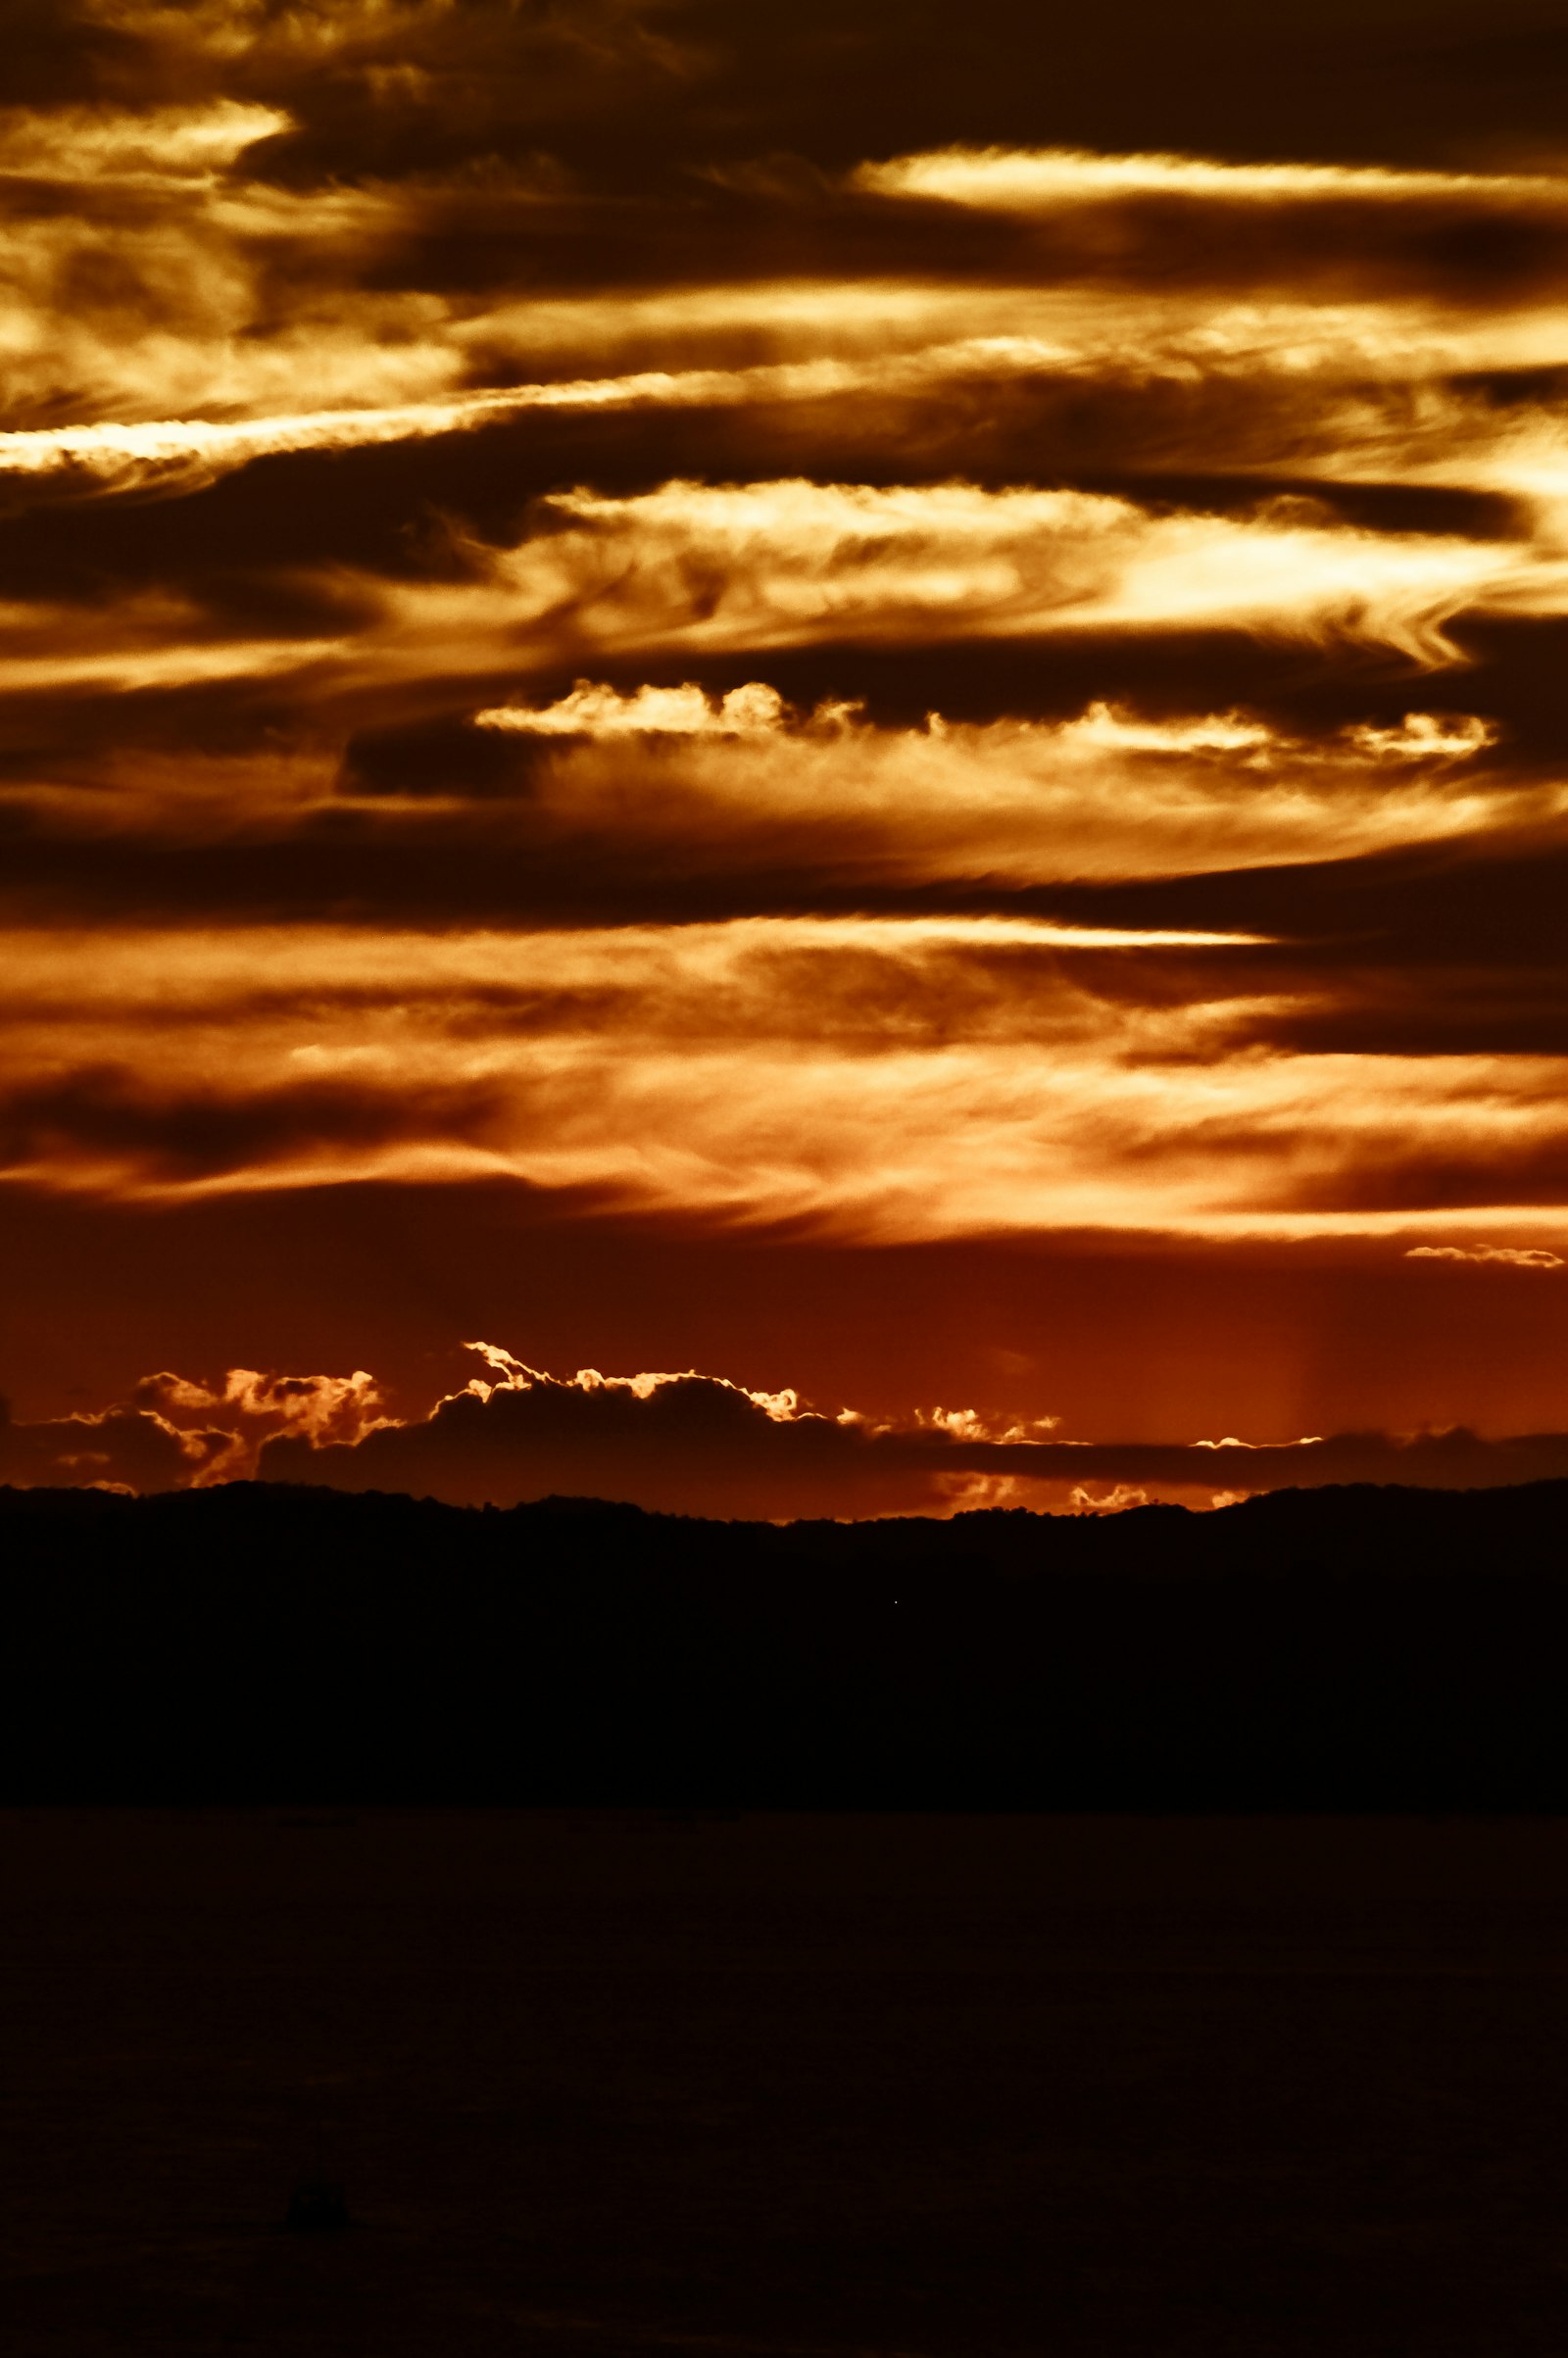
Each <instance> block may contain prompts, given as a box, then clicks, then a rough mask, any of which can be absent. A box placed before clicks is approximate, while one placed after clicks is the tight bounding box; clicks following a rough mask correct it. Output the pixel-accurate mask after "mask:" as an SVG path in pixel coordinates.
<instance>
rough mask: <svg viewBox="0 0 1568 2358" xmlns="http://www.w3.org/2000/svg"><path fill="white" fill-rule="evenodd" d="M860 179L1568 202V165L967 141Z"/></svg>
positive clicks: (1024, 201) (971, 199)
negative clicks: (1511, 169) (1467, 165)
mask: <svg viewBox="0 0 1568 2358" xmlns="http://www.w3.org/2000/svg"><path fill="white" fill-rule="evenodd" d="M853 179H854V183H855V184H856V185H857V186H858V187H861V188H865V189H869V190H871V191H872V192H873V193H875V194H876V195H878V196H899V197H905V196H907V197H934V198H938V199H940V200H942V201H943V202H945V203H948V204H955V205H977V206H983V207H987V208H995V209H997V210H999V211H1001V212H1005V213H1010V212H1014V211H1016V212H1023V213H1032V212H1036V211H1040V210H1045V209H1047V208H1052V207H1055V206H1059V205H1081V204H1085V203H1092V202H1093V201H1094V200H1095V199H1096V198H1105V197H1119V196H1128V195H1138V196H1190V197H1201V198H1215V199H1218V200H1219V201H1221V202H1222V203H1227V204H1263V205H1279V204H1301V203H1313V202H1319V203H1339V204H1343V203H1345V202H1346V201H1347V200H1349V201H1351V202H1354V201H1357V200H1359V201H1361V202H1363V203H1372V204H1385V205H1389V204H1392V205H1397V204H1401V203H1408V202H1410V200H1411V199H1421V198H1431V197H1460V198H1464V199H1467V200H1469V201H1471V202H1475V201H1476V200H1478V199H1479V200H1481V201H1482V202H1487V201H1495V202H1500V203H1504V204H1517V203H1519V202H1521V201H1524V202H1528V203H1532V204H1540V205H1546V206H1550V207H1553V208H1559V207H1561V208H1568V175H1557V174H1555V173H1545V172H1536V173H1508V172H1495V173H1486V172H1390V171H1386V170H1382V169H1379V168H1377V167H1368V166H1364V165H1343V164H1233V163H1225V162H1218V161H1215V160H1213V159H1211V158H1208V157H1204V156H1177V155H1133V156H1107V155H1094V154H1091V153H1089V152H1087V151H1086V150H1084V149H1081V148H1001V147H990V148H965V147H952V148H944V149H940V150H933V151H932V152H930V153H928V154H925V155H913V156H896V157H894V158H893V159H892V160H891V162H889V163H886V164H862V165H860V166H858V169H857V171H856V172H855V173H854V175H853Z"/></svg>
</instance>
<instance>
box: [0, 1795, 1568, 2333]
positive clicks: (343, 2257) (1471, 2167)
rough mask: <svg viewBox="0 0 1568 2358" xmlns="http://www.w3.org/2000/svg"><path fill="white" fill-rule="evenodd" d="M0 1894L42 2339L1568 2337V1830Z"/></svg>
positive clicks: (121, 1878)
mask: <svg viewBox="0 0 1568 2358" xmlns="http://www.w3.org/2000/svg"><path fill="white" fill-rule="evenodd" d="M0 1893H3V1906H4V1982H3V1990H0V2001H3V2009H4V2014H3V2019H4V2041H5V2055H4V2075H3V2088H0V2093H3V2103H4V2123H3V2130H4V2141H3V2146H0V2167H3V2170H4V2177H5V2184H4V2187H3V2189H0V2235H3V2237H4V2284H3V2286H0V2297H3V2303H4V2318H5V2323H4V2334H5V2346H6V2347H7V2349H8V2351H11V2352H15V2353H17V2354H18V2358H21V2354H23V2353H26V2354H28V2358H30V2353H32V2352H40V2353H42V2352H48V2353H50V2354H51V2358H54V2354H56V2353H58V2354H59V2358H68V2354H71V2358H74V2354H75V2353H82V2354H86V2353H91V2354H92V2358H99V2354H100V2353H102V2354H104V2358H108V2353H111V2352H114V2353H116V2354H117V2358H118V2354H121V2353H125V2352H142V2351H145V2352H148V2353H155V2352H156V2353H158V2354H159V2358H173V2354H175V2353H180V2352H186V2351H192V2352H206V2351H224V2350H229V2349H250V2350H254V2351H255V2352H257V2353H259V2354H260V2358H272V2354H273V2353H277V2354H278V2358H285V2354H291V2353H301V2354H303V2353H311V2358H316V2354H318V2353H319V2354H320V2358H328V2354H330V2358H345V2354H352V2353H358V2352H361V2351H364V2352H367V2353H373V2354H374V2358H401V2354H402V2353H405V2352H409V2353H413V2352H418V2353H420V2354H421V2358H468V2354H470V2353H472V2354H473V2358H489V2354H490V2353H492V2352H497V2353H499V2352H509V2353H514V2352H515V2353H521V2352H534V2351H537V2352H541V2353H550V2354H551V2358H601V2354H602V2353H604V2354H608V2353H625V2354H627V2358H634V2354H635V2353H639V2352H644V2351H647V2352H657V2351H662V2350H667V2351H672V2352H674V2351H689V2352H692V2353H698V2354H700V2353H704V2352H708V2353H712V2354H713V2358H721V2354H722V2353H725V2352H730V2351H734V2352H748V2353H772V2352H776V2353H780V2354H781V2358H782V2354H784V2353H800V2354H801V2358H850V2354H851V2353H857V2354H858V2353H871V2352H879V2353H889V2354H891V2353H904V2354H907V2358H918V2354H919V2353H928V2354H929V2358H950V2354H951V2358H988V2354H989V2353H993V2352H996V2353H1002V2352H1018V2353H1025V2352H1027V2353H1031V2354H1034V2353H1040V2354H1042V2358H1045V2354H1048V2353H1050V2354H1054V2353H1063V2354H1069V2358H1077V2354H1078V2353H1087V2352H1096V2353H1102V2352H1103V2353H1117V2354H1118V2358H1119V2354H1120V2353H1123V2352H1126V2353H1129V2354H1134V2353H1135V2354H1136V2358H1156V2354H1157V2358H1163V2354H1165V2353H1189V2352H1190V2353H1199V2352H1203V2353H1208V2352H1215V2353H1218V2352H1225V2353H1234V2354H1235V2358H1267V2354H1268V2353H1271V2352H1276V2351H1278V2352H1292V2353H1298V2352H1299V2353H1306V2352H1311V2353H1313V2354H1314V2358H1319V2354H1323V2353H1334V2358H1355V2354H1356V2353H1361V2352H1373V2351H1376V2352H1378V2353H1380V2354H1381V2353H1388V2354H1390V2358H1393V2354H1394V2353H1399V2358H1443V2354H1445V2353H1448V2352H1454V2353H1458V2352H1464V2353H1467V2354H1473V2358H1510V2354H1512V2353H1515V2352H1520V2353H1523V2352H1531V2353H1533V2352H1538V2351H1539V2352H1542V2353H1545V2352H1548V2351H1549V2352H1551V2353H1552V2354H1553V2358H1561V2353H1562V2351H1563V2350H1564V2349H1565V2348H1568V1825H1565V1824H1562V1823H1559V1822H1551V1821H1541V1822H1499V1823H1483V1822H1477V1821H1464V1820H1456V1821H1451V1822H1433V1823H1428V1822H1424V1821H1415V1820H1406V1821H1397V1820H1374V1821H1361V1822H1356V1821H1353V1820H1347V1821H1339V1822H1334V1821H1328V1820H1300V1819H1299V1820H1283V1821H1281V1820H1273V1821H1271V1820H1267V1819H1255V1820H1250V1821H1249V1820H1208V1821H1201V1820H1168V1821H1156V1820H1129V1819H1119V1820H1118V1819H1102V1820H1091V1819H1060V1818H1057V1819H1051V1818H1014V1819H989V1820H987V1819H961V1818H924V1819H922V1818H872V1817H859V1818H802V1817H750V1818H739V1819H733V1820H704V1819H696V1820H691V1821H680V1820H672V1819H666V1818H659V1817H654V1816H637V1815H627V1816H614V1815H608V1814H593V1815H571V1814H560V1815H530V1814H527V1813H494V1814H489V1813H483V1812H468V1813H453V1814H436V1813H431V1814H419V1813H407V1814H404V1813H397V1812H373V1813H365V1814H361V1815H359V1816H357V1817H347V1816H344V1817H339V1816H336V1815H332V1814H327V1813H323V1814H320V1815H318V1816H313V1815H312V1814H311V1813H309V1812H302V1811H289V1812H277V1811H274V1812H260V1811H258V1812H250V1813H216V1812H215V1813H210V1814H200V1813H198V1814H193V1815H174V1814H163V1815H160V1814H157V1813H152V1812H147V1813H125V1814H116V1813H111V1812H103V1813H79V1814H78V1813H64V1814H50V1813H44V1812H36V1813H19V1814H13V1815H11V1816H9V1817H3V1818H0ZM318 2140H319V2145H320V2151H321V2158H322V2160H323V2162H324V2164H325V2166H326V2168H327V2169H328V2171H329V2172H330V2173H331V2174H332V2175H334V2176H337V2177H341V2178H342V2179H343V2180H344V2181H346V2183H347V2187H348V2194H349V2201H350V2205H351V2208H352V2210H353V2212H354V2214H355V2217H356V2222H357V2224H356V2225H355V2227H354V2228H353V2229H352V2230H351V2231H350V2232H349V2233H347V2234H345V2235H339V2236H323V2237H307V2236H299V2235H287V2234H284V2233H283V2232H282V2231H281V2229H280V2227H279V2225H278V2222H279V2221H280V2219H281V2217H282V2215H283V2212H284V2209H285V2207H286V2203H287V2199H288V2194H289V2189H290V2186H291V2184H292V2182H293V2181H294V2179H295V2178H296V2177H298V2176H299V2175H301V2174H302V2173H303V2172H305V2171H308V2170H309V2169H310V2168H311V2167H312V2166H313V2164H314V2162H315V2160H316V2155H317V2146H318Z"/></svg>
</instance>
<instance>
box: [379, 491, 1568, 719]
mask: <svg viewBox="0 0 1568 2358" xmlns="http://www.w3.org/2000/svg"><path fill="white" fill-rule="evenodd" d="M548 505H549V510H550V513H551V516H552V528H551V529H549V530H548V531H544V532H541V533H539V534H538V535H536V536H534V537H531V538H529V539H527V540H524V541H522V542H520V543H519V544H518V545H516V546H515V547H513V548H494V547H483V546H480V545H479V544H477V543H474V544H470V546H469V548H468V550H467V554H468V556H469V559H470V562H471V564H472V565H473V568H474V570H475V572H476V574H477V575H478V578H477V579H475V580H473V581H472V582H466V583H463V584H462V585H452V586H447V585H444V584H428V585H420V586H419V587H418V588H417V589H415V588H392V587H387V588H385V589H384V590H382V591H381V592H380V596H381V599H382V614H383V620H382V623H381V627H380V629H379V630H378V631H375V632H372V633H368V634H367V637H366V640H365V657H364V661H365V662H366V663H369V664H378V666H379V667H385V666H387V665H389V664H391V663H393V662H394V661H395V660H396V659H395V655H394V650H401V649H402V648H403V647H405V646H407V645H409V644H410V643H411V642H412V643H414V644H417V646H418V647H419V648H420V649H421V650H424V651H425V652H426V656H427V658H428V657H429V656H434V657H435V658H436V660H438V661H440V662H441V663H443V664H444V665H445V666H446V667H447V668H449V669H450V670H451V671H453V672H458V671H461V670H463V669H465V668H467V669H473V670H480V669H483V670H492V669H496V668H499V667H500V666H501V664H502V663H504V662H505V661H506V654H505V650H506V648H507V647H508V645H509V644H510V645H511V647H512V648H513V649H514V650H515V655H514V660H516V657H517V655H524V656H525V658H527V659H531V660H532V662H533V663H537V664H539V665H540V666H543V665H545V664H547V663H562V662H569V661H571V660H572V657H573V655H577V656H581V655H584V654H587V653H589V652H590V651H593V652H595V653H597V654H599V655H600V656H603V655H605V654H608V653H611V652H616V653H621V652H623V653H632V652H642V651H647V650H652V649H655V648H659V649H668V650H670V651H671V652H674V653H678V654H682V655H685V656H687V657H688V658H694V657H697V656H700V655H707V656H710V657H711V656H715V655H719V654H727V653H730V652H732V651H735V650H748V649H755V650H764V649H769V648H776V647H799V646H806V645H810V644H812V643H813V642H820V641H824V640H827V639H829V638H832V639H835V640H838V641H849V642H853V643H860V644H877V643H884V642H885V643H894V644H900V645H910V644H913V645H918V644H919V643H921V642H922V641H936V640H939V639H960V640H961V639H988V638H1003V637H1007V638H1016V637H1025V636H1041V637H1045V636H1056V635H1058V634H1060V633H1063V632H1069V631H1071V632H1080V633H1082V632H1089V631H1113V630H1148V631H1174V630H1201V629H1219V630H1238V631H1248V632H1260V633H1265V634H1271V635H1277V636H1279V637H1282V638H1299V639H1307V640H1314V641H1330V640H1334V639H1343V640H1346V641H1348V642H1351V643H1362V644H1366V645H1370V646H1377V647H1383V648H1387V649H1390V650H1392V651H1394V652H1396V653H1397V654H1399V655H1401V656H1403V657H1404V658H1405V659H1406V660H1407V661H1409V662H1411V663H1415V664H1418V665H1420V666H1422V667H1427V668H1435V667H1437V666H1440V665H1443V664H1446V663H1452V662H1454V661H1455V660H1456V659H1457V656H1458V650H1457V648H1456V647H1455V645H1454V643H1453V641H1452V640H1451V638H1450V637H1449V636H1448V635H1447V627H1446V626H1447V625H1448V624H1449V623H1450V622H1452V621H1453V619H1454V618H1455V617H1456V616H1457V615H1459V614H1462V613H1464V612H1465V611H1466V610H1473V611H1477V612H1487V611H1492V610H1495V609H1503V610H1506V609H1508V608H1510V607H1514V608H1518V609H1520V610H1522V611H1523V610H1528V611H1529V612H1532V613H1538V614H1539V613H1546V612H1554V611H1557V609H1558V608H1559V607H1560V606H1561V605H1563V604H1564V603H1565V602H1568V566H1565V565H1564V564H1562V563H1558V562H1552V563H1549V564H1547V565H1539V564H1537V563H1536V562H1534V561H1533V559H1532V557H1531V555H1530V554H1529V552H1527V551H1523V550H1520V549H1517V548H1514V547H1510V546H1508V545H1507V544H1504V543H1496V542H1488V541H1485V540H1483V541H1472V540H1469V539H1465V538H1461V537H1458V536H1445V535H1439V534H1397V533H1392V532H1374V531H1367V530H1363V529H1360V528H1356V527H1351V526H1345V525H1339V524H1336V523H1333V522H1320V521H1318V520H1317V519H1316V518H1315V517H1314V518H1312V519H1311V520H1302V519H1301V518H1300V517H1299V515H1298V514H1297V513H1296V512H1295V511H1294V510H1292V511H1288V512H1287V513H1285V514H1283V515H1281V514H1264V515H1259V516H1252V517H1245V518H1235V517H1231V516H1220V515H1204V514H1194V513H1182V512H1177V513H1175V514H1159V513H1155V512H1152V511H1151V510H1150V509H1148V508H1145V507H1143V506H1140V505H1139V504H1137V503H1135V502H1133V501H1130V500H1126V499H1121V498H1114V497H1111V496H1108V495H1106V494H1103V493H1091V492H1081V491H1054V490H1052V491H1041V490H1025V489H1017V490H1005V491H988V490H985V489H983V488H981V487H980V486H978V485H976V484H972V483H965V482H948V483H940V484H932V485H911V486H909V487H907V488H890V489H883V488H882V487H880V486H876V487H872V486H869V485H857V484H847V483H814V482H810V481H808V480H805V479H796V480H790V481H779V482H771V483H748V484H735V485H728V484H723V485H719V484H706V483H697V482H683V481H674V482H668V483H665V484H662V486H661V487H660V488H659V489H658V490H657V491H651V492H645V493H641V494H637V495H634V496H632V497H630V498H608V497H605V496H603V495H601V494H597V493H592V492H587V491H581V492H578V491H573V492H563V493H558V494H556V495H554V496H553V497H552V498H551V500H550V502H549V504H548ZM366 586H367V593H368V594H373V593H371V591H370V588H369V585H368V584H367V585H366Z"/></svg>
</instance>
